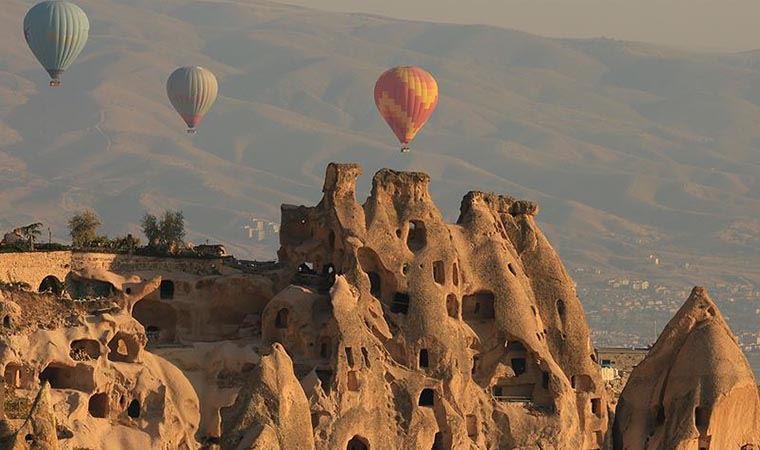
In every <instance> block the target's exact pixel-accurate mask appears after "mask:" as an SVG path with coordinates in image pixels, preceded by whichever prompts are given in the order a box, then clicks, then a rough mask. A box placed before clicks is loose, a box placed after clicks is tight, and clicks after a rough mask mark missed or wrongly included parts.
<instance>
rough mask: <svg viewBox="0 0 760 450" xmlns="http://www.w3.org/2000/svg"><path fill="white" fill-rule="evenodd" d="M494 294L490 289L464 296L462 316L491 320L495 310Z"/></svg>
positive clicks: (470, 318) (465, 318) (469, 318)
mask: <svg viewBox="0 0 760 450" xmlns="http://www.w3.org/2000/svg"><path fill="white" fill-rule="evenodd" d="M493 304H494V295H493V293H492V292H490V291H479V292H476V293H475V294H472V295H465V296H464V297H462V318H463V319H464V320H490V319H493V318H494V317H495V316H496V314H495V311H494V305H493Z"/></svg>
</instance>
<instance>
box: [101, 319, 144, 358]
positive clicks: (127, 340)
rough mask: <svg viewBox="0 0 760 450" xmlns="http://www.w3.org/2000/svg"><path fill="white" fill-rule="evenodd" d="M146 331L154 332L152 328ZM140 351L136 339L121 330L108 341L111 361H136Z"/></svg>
mask: <svg viewBox="0 0 760 450" xmlns="http://www.w3.org/2000/svg"><path fill="white" fill-rule="evenodd" d="M148 328H150V327H148ZM146 331H147V333H148V334H149V333H152V330H146ZM149 336H150V334H149ZM139 352H140V346H139V344H138V343H137V342H136V341H135V339H134V338H132V337H131V336H130V335H128V334H126V333H123V332H121V331H120V332H118V333H116V335H115V336H114V337H113V338H112V339H111V340H110V341H109V342H108V359H109V360H110V361H115V362H134V361H136V360H137V354H138V353H139Z"/></svg>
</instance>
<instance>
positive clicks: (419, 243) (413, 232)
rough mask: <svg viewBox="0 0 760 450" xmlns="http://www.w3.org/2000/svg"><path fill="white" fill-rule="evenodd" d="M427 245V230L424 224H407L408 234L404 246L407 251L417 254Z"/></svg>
mask: <svg viewBox="0 0 760 450" xmlns="http://www.w3.org/2000/svg"><path fill="white" fill-rule="evenodd" d="M426 244H427V230H426V229H425V224H424V223H423V222H421V221H419V220H412V221H411V222H409V233H408V234H407V235H406V246H407V247H409V250H411V251H413V252H417V251H420V250H422V249H423V248H425V245H426Z"/></svg>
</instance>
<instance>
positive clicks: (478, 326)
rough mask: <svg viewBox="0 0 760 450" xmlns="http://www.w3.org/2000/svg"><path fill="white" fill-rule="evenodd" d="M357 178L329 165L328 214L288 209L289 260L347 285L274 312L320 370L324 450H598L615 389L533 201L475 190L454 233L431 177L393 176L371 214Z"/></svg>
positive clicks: (274, 335)
mask: <svg viewBox="0 0 760 450" xmlns="http://www.w3.org/2000/svg"><path fill="white" fill-rule="evenodd" d="M360 173H361V169H360V168H359V166H357V165H352V164H330V165H329V166H328V168H327V175H326V180H325V184H324V189H323V192H324V196H323V198H322V201H321V202H320V203H319V205H317V206H316V207H303V206H301V207H296V206H289V205H284V206H283V207H282V234H281V243H282V246H281V248H280V251H279V257H280V263H281V264H283V265H284V266H285V267H289V268H291V269H292V270H295V269H296V268H300V270H301V272H302V273H303V275H304V276H307V277H312V278H315V279H317V278H319V277H320V276H321V277H326V278H328V279H329V280H332V279H334V280H335V281H334V284H333V285H332V288H331V289H330V291H329V292H326V291H324V290H320V289H319V285H320V283H319V282H318V281H316V280H315V283H314V286H315V287H314V288H313V289H307V290H304V291H303V292H300V293H298V294H294V295H295V296H299V297H301V298H302V300H299V301H291V300H290V299H291V298H293V296H291V295H287V296H285V297H286V298H281V299H279V300H278V298H277V297H280V296H279V295H278V296H277V297H276V298H275V299H274V300H273V301H272V302H270V304H268V305H267V307H266V308H265V310H264V313H263V315H262V321H263V323H262V338H263V339H264V341H265V342H280V343H282V345H283V346H284V347H285V348H286V349H287V350H288V352H289V353H290V354H291V355H292V356H293V359H294V361H295V364H296V368H299V367H300V370H301V371H304V372H306V373H308V372H309V371H310V370H311V369H313V375H312V376H311V377H310V376H308V375H307V376H306V377H305V378H304V380H306V381H304V384H305V385H306V393H307V395H308V396H309V398H310V401H311V406H312V407H311V413H312V423H313V424H314V426H315V430H314V434H315V439H316V444H317V448H346V447H347V446H348V448H367V447H369V448H375V447H377V446H384V447H386V448H410V449H411V448H430V447H431V446H435V448H449V447H452V448H468V447H479V448H519V447H526V448H533V447H534V446H535V445H536V444H538V445H541V446H543V447H544V448H547V447H555V448H582V449H596V448H601V447H602V445H603V443H604V436H605V433H606V429H607V417H608V412H607V400H606V398H605V392H604V385H603V383H602V381H601V378H600V375H599V369H598V366H597V365H596V364H595V361H594V360H593V358H594V355H593V353H594V352H593V349H592V346H591V342H590V339H589V330H588V328H587V325H586V322H585V319H584V316H583V310H582V307H581V304H580V301H579V300H578V297H577V296H576V293H575V290H574V287H573V283H572V281H571V280H570V278H569V276H568V275H567V273H566V271H565V269H564V267H563V266H562V264H561V262H560V261H559V258H558V257H557V255H556V253H555V252H554V250H553V249H552V248H551V246H550V245H549V243H548V242H547V240H546V238H545V237H544V236H543V234H542V233H541V231H540V230H539V228H538V227H537V225H536V223H535V219H534V216H533V215H534V214H535V213H536V212H537V207H536V205H535V204H532V203H530V202H517V201H515V200H514V199H512V198H510V197H505V196H498V195H494V194H485V193H482V192H471V193H469V194H467V195H466V196H465V198H464V199H463V201H462V206H461V212H460V217H459V220H458V221H457V223H456V224H454V225H452V224H446V223H444V221H443V218H442V216H441V213H440V212H439V211H438V209H437V208H436V206H435V205H434V204H433V202H432V200H431V198H430V195H429V193H428V184H429V182H430V179H429V177H428V176H427V175H425V174H422V173H401V172H395V171H392V170H387V169H386V170H381V171H379V172H378V173H377V174H376V175H375V177H374V180H373V185H372V192H371V195H370V197H369V198H368V199H367V201H366V202H365V203H364V205H360V204H359V203H357V201H356V199H355V181H356V178H357V177H358V176H359V175H360ZM316 379H318V382H313V381H314V380H316ZM309 380H311V382H309Z"/></svg>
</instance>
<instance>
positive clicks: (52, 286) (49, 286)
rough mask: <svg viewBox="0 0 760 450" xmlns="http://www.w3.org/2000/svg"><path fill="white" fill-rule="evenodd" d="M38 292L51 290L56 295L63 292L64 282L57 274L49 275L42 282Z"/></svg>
mask: <svg viewBox="0 0 760 450" xmlns="http://www.w3.org/2000/svg"><path fill="white" fill-rule="evenodd" d="M38 292H50V293H52V294H55V295H61V294H62V293H63V283H61V280H59V279H58V278H56V277H55V276H53V275H48V276H46V277H45V278H44V279H43V280H42V283H40V288H39V289H38Z"/></svg>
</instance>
